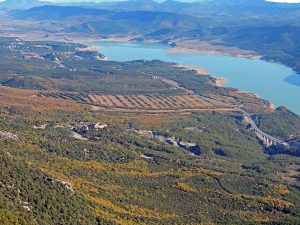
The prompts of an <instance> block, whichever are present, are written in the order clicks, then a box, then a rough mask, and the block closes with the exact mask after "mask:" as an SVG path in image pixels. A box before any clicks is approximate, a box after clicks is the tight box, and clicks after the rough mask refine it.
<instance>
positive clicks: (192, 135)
mask: <svg viewBox="0 0 300 225" xmlns="http://www.w3.org/2000/svg"><path fill="white" fill-rule="evenodd" d="M4 42H5V41H3V43H2V51H4V52H5V54H3V55H2V56H3V57H4V56H5V55H7V56H5V57H8V58H5V57H4V61H5V62H6V63H7V65H8V66H6V67H5V65H6V64H4V63H3V62H2V61H1V62H0V64H1V65H3V66H4V67H1V70H2V71H1V80H2V81H3V85H7V86H8V87H1V88H0V91H1V96H0V221H1V223H2V224H241V223H243V224H263V223H266V224H268V223H269V224H299V222H300V221H299V217H300V200H299V196H300V193H299V185H300V183H299V173H297V171H296V170H298V165H300V158H298V157H295V156H291V155H289V154H286V153H280V154H269V152H268V151H267V150H266V149H265V147H264V145H262V143H260V141H259V140H258V139H257V138H256V136H255V134H254V132H252V131H251V130H250V129H248V127H247V124H246V123H245V121H244V118H243V117H242V115H241V114H240V113H239V112H236V111H231V112H216V111H214V110H209V111H206V112H186V113H181V114H180V113H176V112H173V113H169V114H159V113H156V114H148V113H124V112H108V111H101V110H98V111H96V110H92V108H91V105H90V103H87V102H83V101H82V99H83V98H87V97H88V96H89V95H95V96H99V95H101V96H111V95H116V96H118V95H131V96H140V97H141V96H146V95H147V96H148V95H149V93H151V94H155V95H158V96H164V97H165V98H174V99H178V98H180V97H181V98H182V96H184V95H183V94H184V90H181V89H177V90H174V87H173V86H171V85H169V84H166V83H164V82H162V81H161V80H155V79H152V76H153V75H155V76H159V77H164V78H166V79H171V80H173V81H176V82H178V83H179V84H180V85H182V86H183V87H187V88H189V89H191V90H193V91H194V92H195V93H196V94H198V95H199V96H202V97H199V98H205V99H208V98H209V99H211V100H214V101H220V100H222V99H223V101H224V102H226V104H231V105H232V106H233V107H234V106H235V105H239V104H244V105H245V108H247V109H249V110H250V112H252V113H253V114H254V115H256V116H257V123H258V124H259V126H260V127H261V128H262V129H264V130H266V131H268V132H270V133H272V134H273V135H275V136H278V137H280V138H284V139H289V137H290V136H293V135H296V134H297V130H298V128H299V125H298V120H299V118H298V116H296V115H294V114H292V113H291V112H289V111H287V110H283V109H278V110H277V111H274V109H271V108H270V107H269V103H268V102H266V101H264V100H261V99H258V98H257V97H255V96H252V95H248V94H245V93H240V92H238V91H237V90H234V89H228V88H220V87H216V86H214V80H213V79H212V78H211V77H209V76H206V75H199V74H197V73H196V72H195V71H192V70H188V71H187V70H183V69H180V68H177V67H174V64H170V63H164V62H160V61H151V62H145V61H135V62H126V63H117V62H106V61H101V60H99V59H95V58H80V60H79V59H78V58H77V57H76V58H75V59H74V58H73V55H74V54H76V51H77V50H74V49H75V48H78V47H79V46H80V45H79V46H77V47H76V45H75V44H74V46H73V45H72V46H73V47H68V46H66V44H63V43H55V46H56V47H55V49H59V50H53V48H54V47H53V48H52V47H51V49H52V50H51V51H50V50H49V48H48V47H46V50H44V51H46V52H45V53H47V54H55V55H60V57H62V55H64V57H63V58H61V59H60V61H59V65H60V66H58V63H57V62H58V61H57V60H53V59H52V58H51V57H50V58H49V57H43V56H44V53H37V52H36V51H37V50H36V47H33V46H34V45H36V43H33V42H28V43H24V44H22V45H20V44H17V45H20V46H24V45H25V46H27V47H29V49H30V52H31V54H32V52H34V53H36V54H38V58H33V59H32V58H31V59H24V57H23V56H24V52H23V53H21V52H22V51H23V50H24V49H23V50H22V51H17V50H16V51H12V50H8V49H9V48H8V47H7V46H8V45H11V42H17V43H19V41H16V40H12V39H9V40H8V43H9V44H7V42H6V44H5V43H4ZM39 45H43V46H44V45H47V46H54V43H40V44H39ZM82 47H83V46H82ZM20 48H22V47H20ZM38 48H39V47H38ZM43 48H45V46H44V47H43ZM65 48H67V49H68V50H67V52H69V55H68V57H67V58H65V57H66V55H65V50H61V49H65ZM70 48H71V49H70ZM25 49H27V48H25ZM48 51H50V52H48ZM70 52H71V53H70ZM72 52H73V53H72ZM74 52H75V53H74ZM27 54H28V52H27ZM47 54H46V55H47ZM2 56H1V57H2ZM39 57H42V58H43V59H40V58H39ZM70 57H71V58H70ZM11 60H12V61H11ZM14 60H16V61H14ZM24 60H25V62H26V63H25V62H24ZM26 60H28V61H26ZM16 62H17V64H16V65H17V66H16V67H12V63H16ZM41 65H42V67H41ZM37 67H38V68H40V67H41V68H45V70H42V69H40V70H39V71H37V70H36V68H37ZM11 68H14V71H12V70H11ZM45 71H47V72H45ZM26 74H31V77H32V78H31V79H30V80H28V79H27V78H26V77H27V76H26ZM14 78H18V80H11V79H14ZM20 79H21V80H22V79H26V80H25V81H24V80H23V81H24V82H23V81H22V82H19V80H20ZM7 80H10V82H7ZM16 81H17V82H16ZM33 81H34V82H33ZM92 81H93V82H92ZM95 81H96V82H95ZM117 81H118V82H117ZM149 81H150V83H149V85H148V86H147V85H145V84H147V83H148V82H149ZM137 82H138V83H137ZM37 84H38V85H37ZM66 84H68V87H67V88H66ZM99 85H100V86H99ZM101 85H102V86H101ZM133 86H134V88H132V87H133ZM36 87H43V88H36ZM99 87H100V88H99ZM58 93H63V95H61V96H64V97H65V98H55V96H53V95H52V97H51V94H56V95H57V94H58ZM70 95H72V96H73V98H70ZM42 96H44V97H42ZM68 96H69V97H68ZM74 96H75V97H76V98H75V97H74ZM79 97H80V98H79ZM136 98H137V97H136ZM188 98H192V97H191V96H190V95H188ZM102 100H103V99H102ZM128 101H129V100H128ZM141 104H142V103H141ZM169 107H171V106H169ZM275 119H276V121H278V123H277V124H276V123H273V122H272V121H273V120H275ZM290 121H294V123H291V122H290ZM280 124H284V126H285V129H284V132H278V133H276V131H277V129H276V127H277V126H280ZM138 131H140V133H143V132H142V131H144V133H146V131H152V132H155V133H158V134H160V135H161V136H163V137H167V138H173V139H176V140H177V142H181V143H194V144H195V145H197V147H198V148H199V149H198V150H199V151H198V152H197V153H198V154H194V153H195V152H192V151H191V152H190V151H189V149H188V148H183V147H180V146H176V145H174V143H172V142H170V141H169V142H168V141H165V140H160V139H159V138H151V137H148V136H146V135H140V133H139V132H138ZM173 139H171V140H173ZM295 171H296V173H295Z"/></svg>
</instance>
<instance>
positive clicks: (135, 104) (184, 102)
mask: <svg viewBox="0 0 300 225" xmlns="http://www.w3.org/2000/svg"><path fill="white" fill-rule="evenodd" d="M88 99H89V101H90V102H91V103H94V104H97V105H101V106H104V107H109V108H123V109H149V110H150V109H151V110H164V109H202V108H205V109H207V108H208V109H209V108H214V107H216V104H215V103H214V104H213V103H212V102H209V101H208V100H206V99H203V98H201V97H200V96H196V95H177V96H174V95H89V96H88ZM219 106H220V105H219Z"/></svg>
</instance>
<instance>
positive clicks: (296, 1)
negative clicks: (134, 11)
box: [0, 0, 300, 3]
mask: <svg viewBox="0 0 300 225" xmlns="http://www.w3.org/2000/svg"><path fill="white" fill-rule="evenodd" d="M0 1H1V0H0ZM48 1H53V2H75V1H76V2H83V1H87V2H113V1H122V0H48ZM124 1H125V0H124ZM157 1H163V0H157ZM179 1H182V2H195V1H199V0H179ZM233 1H234V0H233ZM249 1H251V0H249ZM266 1H270V2H288V3H300V0H266Z"/></svg>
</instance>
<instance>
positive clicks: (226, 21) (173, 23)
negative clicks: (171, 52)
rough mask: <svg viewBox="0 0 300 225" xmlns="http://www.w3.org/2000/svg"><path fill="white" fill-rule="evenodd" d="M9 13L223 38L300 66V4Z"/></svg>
mask: <svg viewBox="0 0 300 225" xmlns="http://www.w3.org/2000/svg"><path fill="white" fill-rule="evenodd" d="M15 1H16V2H17V1H21V3H22V4H23V5H26V4H25V3H28V4H33V5H34V4H41V2H38V1H36V0H13V1H7V2H4V3H2V7H3V5H5V4H12V3H14V2H15ZM22 4H20V5H22ZM43 4H45V3H43ZM10 16H12V17H14V18H16V19H19V20H27V19H34V20H38V21H43V20H49V21H56V22H58V23H59V24H60V26H61V28H62V30H63V31H64V32H72V33H84V34H91V35H94V34H99V35H107V36H109V35H122V36H124V35H128V36H141V37H142V39H143V38H152V39H157V40H161V41H168V40H169V39H182V38H185V39H197V40H205V41H209V42H213V43H216V41H215V40H218V43H219V44H222V45H226V46H236V47H239V48H242V49H247V50H254V51H256V52H257V53H259V54H261V55H263V56H265V58H267V59H272V60H275V61H279V62H282V63H285V64H287V65H289V66H291V67H292V68H294V69H296V70H297V71H300V62H299V58H300V55H299V52H300V51H299V49H300V47H299V46H300V38H299V34H300V22H299V21H300V4H282V3H281V4H279V3H271V2H266V1H264V0H251V1H249V0H234V1H233V0H211V1H201V2H195V3H186V2H178V1H174V0H167V1H165V2H162V3H158V2H156V1H153V0H130V1H125V2H111V3H78V5H77V6H70V5H64V6H58V5H43V6H37V7H33V8H30V9H24V10H17V11H12V12H11V13H10ZM47 29H50V30H51V27H47Z"/></svg>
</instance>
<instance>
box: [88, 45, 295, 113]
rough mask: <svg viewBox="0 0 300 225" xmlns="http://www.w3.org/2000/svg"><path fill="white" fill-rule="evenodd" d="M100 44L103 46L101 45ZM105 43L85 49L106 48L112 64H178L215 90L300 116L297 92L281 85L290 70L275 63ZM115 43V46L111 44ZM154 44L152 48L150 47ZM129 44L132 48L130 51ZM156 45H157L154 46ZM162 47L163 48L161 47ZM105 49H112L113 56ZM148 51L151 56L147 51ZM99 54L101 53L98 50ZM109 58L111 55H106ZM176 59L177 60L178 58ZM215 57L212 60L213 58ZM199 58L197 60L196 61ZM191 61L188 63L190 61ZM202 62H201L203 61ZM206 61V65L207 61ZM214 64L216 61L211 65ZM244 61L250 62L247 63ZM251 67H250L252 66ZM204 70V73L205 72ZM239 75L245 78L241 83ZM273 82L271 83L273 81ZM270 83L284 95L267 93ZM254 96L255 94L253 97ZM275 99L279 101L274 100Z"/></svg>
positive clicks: (145, 46) (224, 55)
mask: <svg viewBox="0 0 300 225" xmlns="http://www.w3.org/2000/svg"><path fill="white" fill-rule="evenodd" d="M101 42H102V43H101ZM109 42H110V41H107V40H103V39H102V40H100V41H99V40H98V41H96V42H92V43H85V44H87V45H100V46H103V47H105V48H104V49H105V51H107V52H108V53H105V51H104V52H101V53H102V54H104V55H106V54H108V55H107V56H108V58H109V60H112V61H113V60H114V61H133V60H138V59H141V60H154V59H157V60H161V61H166V62H174V63H176V64H178V65H177V66H178V67H182V68H185V69H189V70H195V71H196V72H197V73H198V74H200V75H209V76H211V78H212V79H211V80H212V81H213V83H214V84H213V85H215V86H218V87H226V88H234V89H236V90H239V91H240V92H244V93H249V94H253V93H256V94H255V95H256V96H260V99H266V100H268V101H269V102H270V103H273V104H274V105H276V107H279V106H282V105H285V106H286V107H287V108H289V109H291V111H293V112H296V113H297V114H300V109H299V107H298V106H297V105H295V103H294V102H293V101H292V100H293V99H295V93H294V92H296V94H298V91H299V90H292V91H293V93H291V94H289V92H290V89H293V87H290V86H287V83H286V82H283V81H282V79H283V78H284V76H286V74H290V73H291V71H290V72H289V70H292V69H291V68H289V67H287V66H285V65H283V64H279V63H275V62H268V61H265V60H263V59H256V58H253V57H251V58H245V57H234V56H228V55H226V54H199V53H196V54H192V55H191V54H186V53H179V54H168V53H167V52H166V50H167V49H168V47H170V43H169V44H167V43H162V42H154V43H153V42H152V41H151V42H142V41H133V40H130V41H126V42H124V45H123V43H122V41H118V40H117V39H114V42H111V43H109ZM114 43H116V44H114ZM152 43H153V45H154V46H153V48H152V46H151V44H152ZM131 44H132V47H131ZM155 44H158V45H157V46H156V45H155ZM160 45H164V46H160ZM171 47H172V46H171ZM108 49H113V50H112V52H110V50H108ZM147 49H149V50H151V51H150V54H148V51H145V50H147ZM125 50H126V51H127V50H128V51H129V52H132V54H131V55H129V56H127V55H126V54H124V52H126V51H125ZM100 51H101V50H100ZM116 51H118V52H123V54H121V55H120V54H119V53H118V54H117V52H116ZM109 54H112V55H109ZM185 54H186V55H185ZM177 55H178V56H177ZM213 55H214V56H213ZM198 57H199V58H198ZM190 60H191V61H190ZM203 60H204V61H203ZM207 60H208V61H207ZM214 60H215V61H214ZM247 60H249V61H248V62H247ZM252 64H253V65H252ZM235 65H239V66H238V67H239V68H236V66H235ZM204 68H205V69H204ZM241 75H243V76H242V77H244V78H245V79H244V78H243V79H242V80H241ZM253 75H255V77H257V79H256V82H258V83H255V82H254V81H253V78H252V77H253ZM274 77H275V78H276V77H277V78H276V79H273V78H274ZM270 80H273V81H272V83H273V85H276V86H278V85H279V87H283V88H281V89H280V90H281V91H283V90H284V89H285V90H287V91H285V94H284V95H279V96H278V95H277V94H276V93H277V92H273V91H272V90H274V89H272V88H271V89H272V90H270V91H267V90H269V88H270V87H271V86H272V85H268V86H269V87H267V86H266V85H267V84H268V83H269V81H270ZM253 95H254V94H253ZM277 96H278V97H279V98H277Z"/></svg>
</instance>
